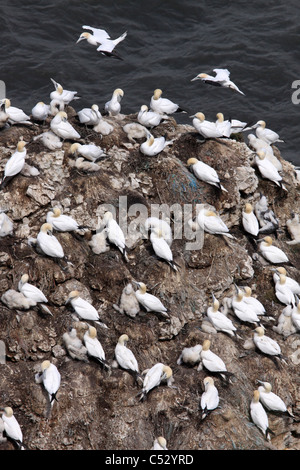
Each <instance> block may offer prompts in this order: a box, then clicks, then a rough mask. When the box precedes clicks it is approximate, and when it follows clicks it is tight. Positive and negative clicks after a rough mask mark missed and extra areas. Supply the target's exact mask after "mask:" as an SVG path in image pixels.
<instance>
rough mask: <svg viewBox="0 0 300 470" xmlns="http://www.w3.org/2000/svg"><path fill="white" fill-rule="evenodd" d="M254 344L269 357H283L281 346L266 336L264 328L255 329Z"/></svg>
mask: <svg viewBox="0 0 300 470" xmlns="http://www.w3.org/2000/svg"><path fill="white" fill-rule="evenodd" d="M253 342H254V344H255V346H256V347H257V348H258V349H259V350H260V351H261V352H262V353H263V354H266V355H267V356H281V348H280V346H279V344H278V343H277V342H276V341H275V340H274V339H272V338H270V337H269V336H266V335H265V331H264V328H262V327H261V326H259V327H257V328H255V330H254V336H253Z"/></svg>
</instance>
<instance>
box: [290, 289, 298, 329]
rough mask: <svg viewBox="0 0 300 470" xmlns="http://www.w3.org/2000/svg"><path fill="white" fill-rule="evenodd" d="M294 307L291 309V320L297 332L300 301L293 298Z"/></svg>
mask: <svg viewBox="0 0 300 470" xmlns="http://www.w3.org/2000/svg"><path fill="white" fill-rule="evenodd" d="M295 297H296V299H295V301H296V305H295V306H294V307H293V308H292V312H291V319H292V322H293V325H294V326H295V328H296V330H297V331H300V300H299V298H298V297H297V296H295Z"/></svg>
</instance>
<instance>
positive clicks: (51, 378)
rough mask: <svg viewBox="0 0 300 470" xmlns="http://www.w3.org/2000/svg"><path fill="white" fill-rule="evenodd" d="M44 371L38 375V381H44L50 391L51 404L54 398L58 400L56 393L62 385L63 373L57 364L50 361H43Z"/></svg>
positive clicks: (46, 388)
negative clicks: (61, 373)
mask: <svg viewBox="0 0 300 470" xmlns="http://www.w3.org/2000/svg"><path fill="white" fill-rule="evenodd" d="M41 368H42V373H41V374H40V375H39V374H37V375H36V382H43V385H44V387H45V390H46V391H47V392H48V395H49V400H50V404H51V406H53V404H54V400H56V401H58V400H57V398H56V394H57V392H58V390H59V387H60V382H61V375H60V373H59V371H58V369H57V367H56V365H55V364H52V363H51V362H50V361H43V362H42V364H41Z"/></svg>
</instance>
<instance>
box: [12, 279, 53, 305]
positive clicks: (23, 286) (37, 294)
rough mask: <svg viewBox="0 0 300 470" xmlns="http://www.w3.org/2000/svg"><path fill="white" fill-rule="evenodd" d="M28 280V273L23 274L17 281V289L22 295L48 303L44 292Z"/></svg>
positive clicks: (38, 301) (35, 300) (37, 301)
mask: <svg viewBox="0 0 300 470" xmlns="http://www.w3.org/2000/svg"><path fill="white" fill-rule="evenodd" d="M28 280H29V276H28V274H23V275H22V277H21V279H20V281H19V283H18V289H19V291H20V292H21V293H22V294H23V295H25V297H27V298H28V299H31V300H33V301H34V302H36V303H40V302H42V303H48V299H47V297H46V296H45V294H44V293H43V292H42V291H41V290H40V289H39V288H38V287H36V286H34V285H33V284H30V283H29V282H28Z"/></svg>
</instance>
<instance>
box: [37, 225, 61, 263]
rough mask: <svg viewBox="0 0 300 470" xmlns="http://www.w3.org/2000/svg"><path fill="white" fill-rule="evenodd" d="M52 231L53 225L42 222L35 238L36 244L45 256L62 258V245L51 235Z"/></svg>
mask: <svg viewBox="0 0 300 470" xmlns="http://www.w3.org/2000/svg"><path fill="white" fill-rule="evenodd" d="M52 231H53V227H52V225H51V224H48V223H45V224H43V225H42V226H41V228H40V231H39V233H38V236H37V239H36V241H37V245H38V246H39V248H40V249H41V250H42V252H43V253H44V254H45V255H47V256H51V257H52V258H64V257H65V254H64V250H63V247H62V246H61V244H60V242H59V241H58V240H57V238H56V237H55V236H54V235H53V233H52Z"/></svg>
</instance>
